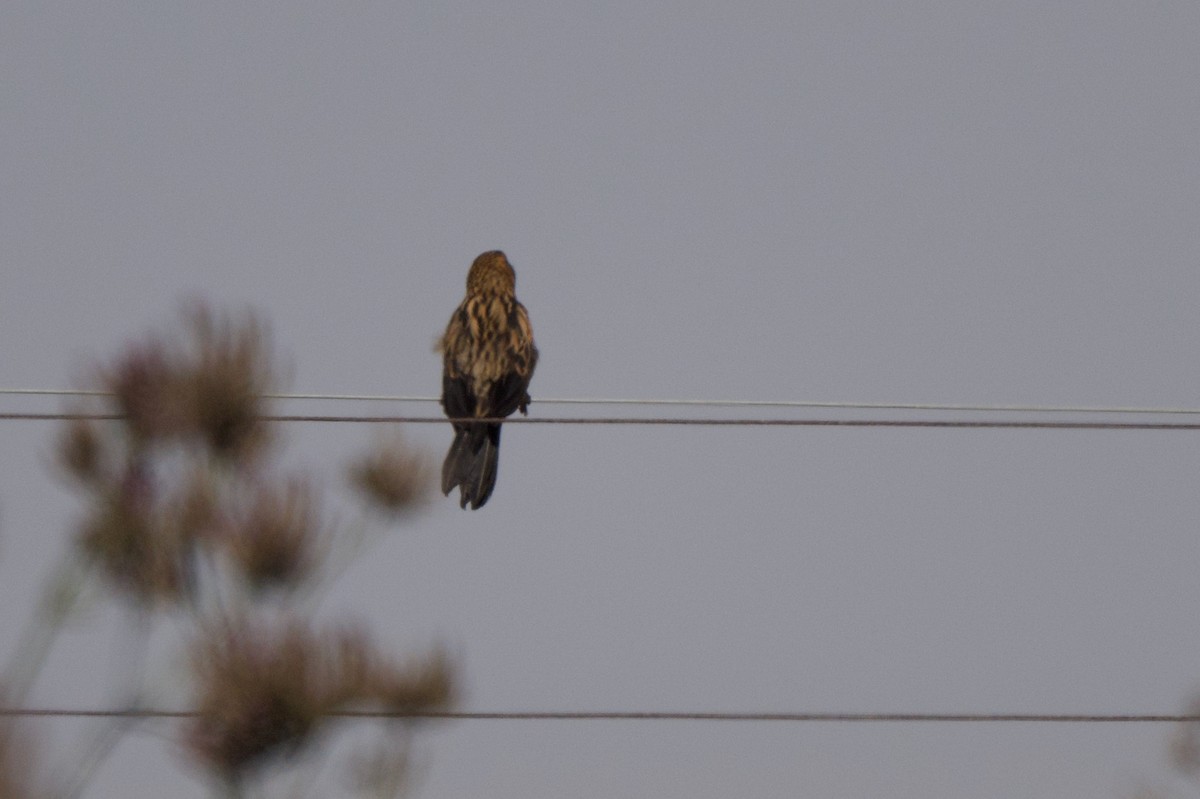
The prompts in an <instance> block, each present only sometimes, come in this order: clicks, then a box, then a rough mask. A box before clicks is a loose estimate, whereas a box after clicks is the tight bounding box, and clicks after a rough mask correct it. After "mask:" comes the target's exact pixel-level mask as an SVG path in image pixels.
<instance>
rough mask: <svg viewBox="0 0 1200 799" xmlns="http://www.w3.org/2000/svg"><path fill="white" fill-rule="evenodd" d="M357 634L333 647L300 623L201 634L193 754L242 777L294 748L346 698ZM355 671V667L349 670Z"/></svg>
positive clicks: (230, 775)
mask: <svg viewBox="0 0 1200 799" xmlns="http://www.w3.org/2000/svg"><path fill="white" fill-rule="evenodd" d="M356 640H357V639H356V637H354V636H345V635H343V636H341V637H337V638H335V640H334V643H333V645H332V646H327V645H326V641H325V640H324V639H323V638H321V637H318V636H315V635H314V634H312V633H310V632H309V631H307V630H305V629H304V628H302V627H300V626H298V625H295V624H293V625H290V626H288V627H287V628H285V629H284V630H283V631H282V632H280V631H278V630H277V629H274V628H272V627H270V626H268V625H263V624H259V625H255V624H249V623H241V624H239V625H236V626H233V627H231V628H229V629H226V630H224V631H222V632H220V633H217V634H210V635H208V636H206V637H204V638H202V639H201V640H200V641H199V642H198V644H197V646H196V649H195V654H194V657H193V671H194V675H195V680H196V683H197V685H198V686H199V696H198V698H197V704H196V712H197V716H196V718H195V719H194V720H193V721H192V722H191V723H190V728H189V729H188V731H187V734H186V743H187V746H188V749H189V751H190V753H191V755H192V757H194V758H195V759H196V760H197V761H199V762H200V763H201V764H202V765H205V766H207V767H209V768H211V769H213V770H215V771H217V772H218V773H221V774H222V775H224V776H226V777H227V778H240V777H241V776H243V775H244V774H245V772H246V771H247V770H249V769H251V768H252V767H254V766H256V765H259V764H261V763H262V762H263V761H265V760H266V759H268V758H269V757H271V756H272V755H278V754H281V753H288V754H290V753H294V752H296V751H298V750H299V749H300V748H301V747H302V746H303V745H304V744H306V743H307V742H308V741H309V740H310V739H311V737H312V735H313V734H314V733H315V731H316V730H317V728H318V726H319V724H320V723H321V722H322V721H323V720H324V719H325V717H326V715H327V714H328V713H329V712H331V711H333V710H335V709H337V708H338V707H339V706H340V705H341V704H342V703H343V702H345V701H346V699H347V694H348V692H349V691H348V680H347V671H348V669H347V665H348V664H353V663H356V662H358V660H359V658H360V657H361V655H360V654H359V653H357V652H353V651H351V650H352V649H353V647H355V646H357V644H356V643H354V642H355V641H356ZM349 671H351V672H353V671H354V669H352V668H351V669H349Z"/></svg>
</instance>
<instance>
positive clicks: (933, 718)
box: [0, 708, 1200, 724]
mask: <svg viewBox="0 0 1200 799" xmlns="http://www.w3.org/2000/svg"><path fill="white" fill-rule="evenodd" d="M198 715H199V714H198V713H196V712H195V711H191V710H161V709H153V708H132V709H123V710H119V709H96V710H84V709H72V708H0V717H3V718H14V717H23V718H25V717H35V718H130V719H187V718H196V717H197V716H198ZM328 715H329V716H330V717H332V718H343V719H378V718H411V719H446V720H465V721H746V722H768V721H774V722H794V723H799V722H850V723H883V722H892V723H894V722H906V723H917V722H932V723H975V724H978V723H1034V724H1046V723H1050V724H1113V723H1135V724H1172V723H1187V722H1200V715H1197V714H1194V713H736V712H735V713H719V712H703V711H701V712H694V711H684V712H672V711H619V710H618V711H588V710H568V711H540V710H518V711H472V710H464V711H454V710H430V711H386V710H344V711H337V712H333V713H329V714H328Z"/></svg>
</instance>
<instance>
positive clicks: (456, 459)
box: [442, 424, 500, 510]
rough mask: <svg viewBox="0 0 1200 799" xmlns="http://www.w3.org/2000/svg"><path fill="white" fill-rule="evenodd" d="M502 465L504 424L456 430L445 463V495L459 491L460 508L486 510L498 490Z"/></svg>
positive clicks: (466, 427)
mask: <svg viewBox="0 0 1200 799" xmlns="http://www.w3.org/2000/svg"><path fill="white" fill-rule="evenodd" d="M499 462H500V425H498V424H488V425H483V424H474V425H469V426H464V427H461V428H458V429H456V430H455V431H454V442H453V443H452V444H451V445H450V451H449V452H447V453H446V460H445V462H444V463H443V464H442V493H443V494H449V493H450V492H451V491H452V490H454V488H455V486H457V487H458V488H459V492H460V493H459V503H458V504H459V507H461V508H465V507H467V505H468V504H469V505H470V506H471V510H476V509H478V508H481V507H483V505H484V503H485V502H487V501H488V497H490V496H491V495H492V489H493V488H495V487H496V473H497V468H498V466H499Z"/></svg>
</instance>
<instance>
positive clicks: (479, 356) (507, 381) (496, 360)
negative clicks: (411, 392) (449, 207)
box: [438, 250, 538, 510]
mask: <svg viewBox="0 0 1200 799" xmlns="http://www.w3.org/2000/svg"><path fill="white" fill-rule="evenodd" d="M516 282H517V276H516V272H514V271H513V268H512V264H510V263H509V262H508V258H507V256H505V254H504V253H503V252H501V251H500V250H489V251H488V252H485V253H482V254H480V255H479V257H477V258H476V259H475V261H474V263H472V264H471V270H470V271H469V272H468V273H467V295H466V297H464V298H463V301H462V302H461V303H459V306H458V308H456V309H455V311H454V314H453V315H452V316H451V317H450V323H449V324H448V325H447V326H446V332H445V334H444V335H443V336H442V338H441V339H440V341H439V344H438V349H439V350H440V351H441V353H442V409H443V410H444V411H445V413H446V416H447V417H449V418H450V419H451V421H452V424H453V425H454V442H453V443H452V444H451V445H450V450H449V452H447V453H446V460H445V462H444V463H443V464H442V494H444V495H447V496H448V495H449V494H450V492H451V491H452V490H454V488H455V487H458V489H459V507H460V508H466V507H467V505H470V506H471V510H477V509H479V508H481V507H483V505H484V503H486V502H487V501H488V498H489V497H490V496H491V495H492V489H494V488H495V487H496V468H497V465H498V463H499V457H500V423H499V422H496V421H491V422H464V421H460V420H462V419H472V418H475V419H501V418H504V417H506V416H509V415H511V414H512V413H513V411H520V412H521V415H523V416H526V415H528V406H529V403H530V401H531V398H530V396H529V380H530V378H531V377H533V370H534V367H535V366H537V360H538V351H537V347H536V346H535V345H534V341H533V328H532V327H531V326H530V324H529V313H528V312H527V311H526V310H525V306H524V305H522V304H521V303H520V302H518V301H517V296H516Z"/></svg>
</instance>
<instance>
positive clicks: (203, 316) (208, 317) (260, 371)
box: [181, 306, 275, 461]
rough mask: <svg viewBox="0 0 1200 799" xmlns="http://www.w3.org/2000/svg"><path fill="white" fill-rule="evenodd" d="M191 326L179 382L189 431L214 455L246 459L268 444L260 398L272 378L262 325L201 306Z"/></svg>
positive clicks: (237, 459) (261, 399) (268, 388)
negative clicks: (190, 341)
mask: <svg viewBox="0 0 1200 799" xmlns="http://www.w3.org/2000/svg"><path fill="white" fill-rule="evenodd" d="M191 325H192V332H193V336H194V339H195V341H194V344H195V352H194V354H193V356H192V358H190V359H189V360H188V364H187V369H186V372H185V374H184V375H183V378H182V381H181V386H182V394H183V396H184V398H185V403H186V416H187V420H188V424H189V427H190V428H191V430H192V432H194V433H195V434H197V435H199V436H200V437H201V439H202V440H203V441H204V442H205V443H206V444H207V445H208V447H209V448H210V449H211V450H212V452H213V453H214V454H215V455H217V456H218V457H221V458H224V459H227V460H231V461H239V460H251V459H253V458H254V456H256V455H257V454H259V453H260V452H261V450H262V449H263V448H264V446H265V445H266V444H267V442H268V435H267V427H266V424H265V423H264V422H263V419H262V417H263V415H264V411H265V400H264V397H263V395H264V394H266V393H268V392H270V391H271V390H272V389H273V385H274V379H275V378H274V373H273V371H272V368H271V363H270V354H269V348H268V345H267V338H266V334H265V332H264V330H263V327H262V325H261V324H260V323H259V322H258V321H257V320H256V319H255V318H253V317H247V318H245V319H242V320H233V319H231V318H228V317H222V316H214V315H213V314H212V313H211V312H210V311H208V310H207V309H205V308H204V307H202V306H197V307H196V308H195V309H194V310H193V311H192V319H191Z"/></svg>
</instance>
